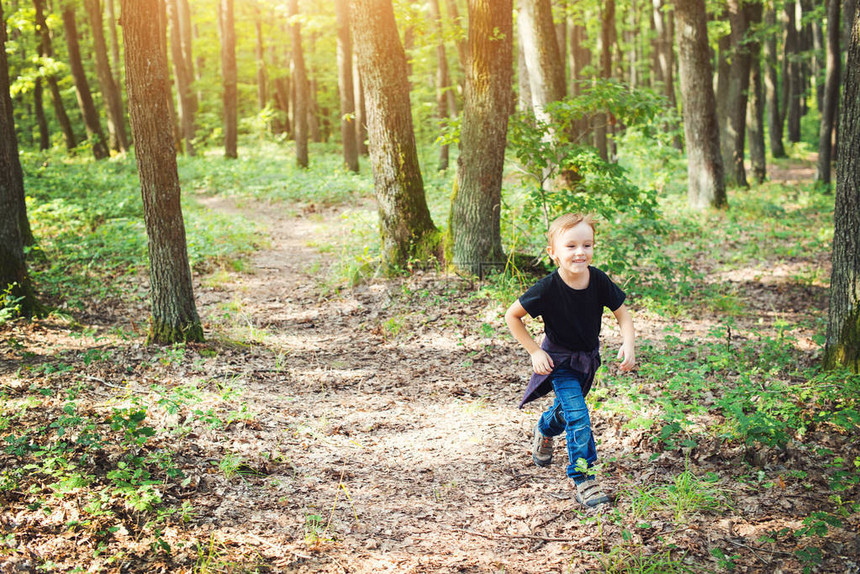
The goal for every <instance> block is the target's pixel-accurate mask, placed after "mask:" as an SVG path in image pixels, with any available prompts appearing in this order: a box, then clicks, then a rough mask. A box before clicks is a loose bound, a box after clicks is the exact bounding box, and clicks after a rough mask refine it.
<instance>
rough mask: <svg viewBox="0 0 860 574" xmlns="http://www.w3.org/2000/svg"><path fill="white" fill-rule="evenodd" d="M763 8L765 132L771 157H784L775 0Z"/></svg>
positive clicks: (768, 0)
mask: <svg viewBox="0 0 860 574" xmlns="http://www.w3.org/2000/svg"><path fill="white" fill-rule="evenodd" d="M766 2H767V5H766V6H765V8H764V24H765V30H766V35H765V40H764V70H765V73H764V88H765V96H764V97H765V101H766V103H767V134H768V141H769V142H770V154H771V156H773V157H785V146H783V144H782V124H783V117H782V113H781V112H780V106H779V91H778V87H779V73H778V72H777V51H776V36H777V34H776V28H777V23H776V13H775V12H774V7H773V5H774V3H775V0H766Z"/></svg>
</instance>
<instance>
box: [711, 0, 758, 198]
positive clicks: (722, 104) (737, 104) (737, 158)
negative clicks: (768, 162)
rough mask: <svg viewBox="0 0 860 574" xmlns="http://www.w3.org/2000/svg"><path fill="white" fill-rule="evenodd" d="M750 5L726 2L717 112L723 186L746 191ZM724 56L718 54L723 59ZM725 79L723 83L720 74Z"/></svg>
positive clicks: (732, 1) (733, 0) (736, 1)
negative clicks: (723, 61) (726, 26)
mask: <svg viewBox="0 0 860 574" xmlns="http://www.w3.org/2000/svg"><path fill="white" fill-rule="evenodd" d="M749 6H750V4H746V5H744V6H742V5H741V0H728V3H727V12H728V18H729V23H730V25H731V34H730V36H729V42H730V45H729V47H728V54H725V56H726V57H727V58H728V59H729V61H730V63H729V64H728V66H727V70H724V69H722V68H721V69H720V78H719V81H720V86H721V87H722V86H725V93H722V92H720V93H718V97H717V102H718V103H717V108H718V112H721V113H720V116H719V117H720V146H721V151H722V156H723V167H724V170H725V172H724V173H725V176H726V184H727V185H738V186H743V187H747V186H748V185H749V184H748V183H747V177H746V169H745V168H744V142H745V141H746V116H747V101H748V93H749V82H750V52H749V47H748V44H747V43H746V36H747V30H748V29H749V14H748V10H749ZM723 57H724V54H723V53H722V52H721V53H720V58H721V59H722V58H723ZM725 71H727V73H728V76H727V77H726V78H725V82H724V80H723V73H724V72H725Z"/></svg>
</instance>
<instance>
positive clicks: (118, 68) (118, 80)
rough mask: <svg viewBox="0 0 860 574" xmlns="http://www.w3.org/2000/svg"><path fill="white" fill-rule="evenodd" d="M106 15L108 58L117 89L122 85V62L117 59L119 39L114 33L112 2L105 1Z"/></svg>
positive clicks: (114, 23) (114, 16)
mask: <svg viewBox="0 0 860 574" xmlns="http://www.w3.org/2000/svg"><path fill="white" fill-rule="evenodd" d="M105 6H106V8H107V14H108V22H107V26H108V37H109V38H110V57H111V62H112V63H113V67H112V69H113V70H114V71H115V72H116V76H115V77H114V83H115V84H116V85H117V87H119V86H121V85H122V76H121V73H122V60H121V59H120V57H119V38H118V35H117V32H116V14H114V0H105Z"/></svg>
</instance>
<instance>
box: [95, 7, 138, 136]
mask: <svg viewBox="0 0 860 574" xmlns="http://www.w3.org/2000/svg"><path fill="white" fill-rule="evenodd" d="M84 7H85V8H86V11H87V17H88V18H89V23H90V30H91V32H92V36H93V53H94V54H95V63H96V75H97V76H98V80H99V88H100V89H101V93H102V99H103V100H104V103H105V111H106V112H107V125H108V137H109V138H110V147H111V149H112V150H114V151H118V152H125V151H127V150H128V135H127V133H126V131H125V112H124V110H123V105H122V95H121V93H120V90H119V86H117V84H116V83H115V82H114V76H113V72H112V71H111V68H110V60H109V59H108V48H107V43H106V42H105V35H104V22H103V21H102V7H101V2H100V1H99V0H84Z"/></svg>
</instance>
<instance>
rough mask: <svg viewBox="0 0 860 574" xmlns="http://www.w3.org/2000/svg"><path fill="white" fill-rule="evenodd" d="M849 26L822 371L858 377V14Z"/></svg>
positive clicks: (859, 292)
mask: <svg viewBox="0 0 860 574" xmlns="http://www.w3.org/2000/svg"><path fill="white" fill-rule="evenodd" d="M845 18H846V19H848V18H850V19H851V20H852V21H853V24H852V31H851V39H850V41H849V45H848V57H847V61H846V64H845V83H844V88H843V95H842V102H843V104H842V112H841V113H840V125H839V135H840V138H841V140H842V141H841V143H840V145H839V158H838V160H837V162H836V208H835V210H834V217H833V219H834V229H833V257H832V260H833V272H832V274H831V278H830V310H829V314H828V322H827V342H826V345H825V349H824V367H825V368H826V369H835V368H839V367H847V368H848V369H850V370H851V371H853V372H854V373H858V372H860V10H857V8H856V5H855V9H854V14H853V15H851V14H846V15H845Z"/></svg>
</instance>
